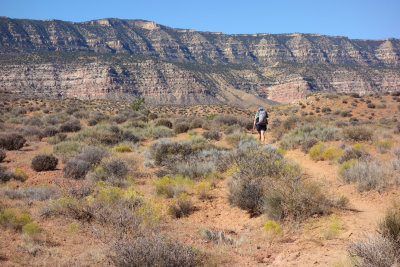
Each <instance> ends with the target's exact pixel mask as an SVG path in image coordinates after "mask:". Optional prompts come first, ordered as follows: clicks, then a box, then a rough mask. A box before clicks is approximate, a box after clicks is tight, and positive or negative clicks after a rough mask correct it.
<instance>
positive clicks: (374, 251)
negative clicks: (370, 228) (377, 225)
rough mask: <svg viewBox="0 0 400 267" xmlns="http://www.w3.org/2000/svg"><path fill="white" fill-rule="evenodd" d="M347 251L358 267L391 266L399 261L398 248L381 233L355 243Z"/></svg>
mask: <svg viewBox="0 0 400 267" xmlns="http://www.w3.org/2000/svg"><path fill="white" fill-rule="evenodd" d="M347 251H348V252H349V255H350V257H351V258H352V263H353V265H354V266H357V267H375V266H382V267H391V266H396V263H397V262H398V249H397V248H396V247H395V246H394V245H393V242H391V240H390V239H388V238H385V237H383V236H381V235H373V236H372V235H371V236H369V237H368V239H367V240H363V241H360V242H356V243H353V244H351V245H350V246H349V248H348V249H347Z"/></svg>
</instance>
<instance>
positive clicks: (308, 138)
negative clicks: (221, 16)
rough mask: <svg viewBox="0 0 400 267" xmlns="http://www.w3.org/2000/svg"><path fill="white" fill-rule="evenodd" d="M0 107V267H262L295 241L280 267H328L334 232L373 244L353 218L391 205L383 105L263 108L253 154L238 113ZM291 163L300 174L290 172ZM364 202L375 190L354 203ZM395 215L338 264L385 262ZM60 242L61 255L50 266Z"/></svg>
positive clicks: (391, 167)
mask: <svg viewBox="0 0 400 267" xmlns="http://www.w3.org/2000/svg"><path fill="white" fill-rule="evenodd" d="M138 34H139V33H138ZM210 38H211V37H210ZM314 41H315V40H314ZM129 64H131V62H130V63H129ZM113 68H114V70H111V71H115V72H120V71H123V70H121V69H118V68H116V67H113ZM216 68H217V67H216ZM221 68H224V67H221ZM274 68H280V66H276V67H274ZM196 75H197V74H196ZM199 75H200V74H199ZM199 77H200V76H199ZM271 82H272V81H271ZM0 95H1V96H2V97H3V96H4V98H2V99H4V101H3V102H2V103H0V110H1V115H0V131H1V133H0V137H1V138H3V137H4V136H12V135H13V136H14V137H12V138H9V139H7V138H8V137H7V138H3V139H2V140H3V141H1V142H3V143H2V144H4V143H6V144H7V145H6V146H8V144H9V143H10V144H11V145H10V146H9V147H10V148H12V149H13V150H17V149H19V150H20V151H9V150H10V149H9V148H7V147H5V146H3V145H1V147H0V162H1V166H0V182H1V187H0V222H1V223H0V226H1V228H2V230H3V232H2V235H1V237H5V238H6V239H7V240H9V241H8V242H9V243H10V245H9V246H8V247H7V249H6V253H1V252H0V262H3V260H4V259H5V261H6V262H7V263H8V262H10V263H11V264H14V265H15V264H17V265H20V264H26V262H29V263H30V264H31V265H40V264H41V263H43V260H44V257H45V256H46V257H48V258H46V260H47V259H48V260H49V262H62V263H65V264H67V265H74V264H76V262H75V261H70V260H69V259H68V260H66V258H67V256H68V257H69V256H73V257H74V258H76V259H79V261H80V260H82V262H83V263H84V264H87V265H96V264H98V262H108V264H111V265H116V266H127V265H129V266H130V265H132V266H176V265H179V266H181V265H185V266H186V265H187V266H209V265H210V266H214V265H215V266H219V265H237V264H243V263H244V261H242V259H246V260H248V262H246V264H253V265H257V264H267V265H268V264H272V263H273V262H274V261H276V260H279V258H277V255H278V254H276V253H277V250H276V248H277V247H276V244H279V243H281V242H283V243H284V244H286V245H288V246H289V248H288V249H289V250H290V251H294V250H292V249H294V248H297V247H296V246H298V244H303V242H307V246H306V247H305V248H304V250H303V251H304V252H303V251H302V254H301V257H300V258H297V257H298V255H297V254H296V255H293V257H292V256H291V255H290V256H289V257H288V258H287V259H288V264H289V265H290V264H293V262H297V263H298V264H300V265H301V264H303V259H306V257H307V258H309V259H311V257H308V256H309V254H310V253H319V252H320V251H321V250H314V249H315V247H316V246H320V244H322V243H323V245H324V246H325V247H326V249H329V250H332V253H329V255H328V256H327V259H330V257H331V255H338V254H337V253H338V248H340V249H342V248H343V244H344V242H345V240H347V239H348V233H349V235H350V233H353V235H352V237H351V238H350V239H351V240H353V238H359V237H360V235H359V233H360V232H361V231H354V230H355V229H354V228H357V229H358V228H360V229H361V230H362V231H363V232H364V231H370V232H375V231H374V229H371V225H373V224H368V225H366V224H364V222H366V220H365V219H366V218H368V219H370V220H371V219H374V218H373V215H372V214H373V211H376V210H377V208H379V209H381V208H383V207H386V206H387V205H388V203H389V202H390V201H392V200H395V199H396V196H397V194H396V192H397V190H398V188H397V186H398V185H399V174H400V152H399V151H398V150H399V148H398V145H399V144H398V142H399V139H398V137H399V136H398V135H397V134H398V133H399V132H400V131H399V129H400V127H399V126H398V125H400V124H399V122H398V114H399V113H398V111H397V105H398V103H397V102H398V101H400V100H399V99H398V97H397V96H396V98H395V99H392V97H390V96H385V95H382V96H363V97H362V98H361V97H359V96H356V95H354V96H353V95H342V96H340V95H338V94H332V95H331V96H329V97H328V96H326V97H325V95H324V94H318V95H316V96H310V97H308V98H307V99H304V100H301V103H298V104H282V105H281V104H278V105H271V106H266V109H267V110H268V112H269V116H270V117H269V125H268V132H267V141H268V143H269V144H268V145H263V144H260V142H258V140H257V138H256V137H257V134H256V133H255V132H251V128H252V122H253V120H252V116H253V114H254V113H253V110H252V109H251V110H246V109H241V108H238V107H230V106H223V105H216V106H212V105H190V106H174V105H166V106H153V105H149V106H146V107H145V106H142V107H141V108H140V110H139V111H132V110H131V109H130V104H129V103H125V102H122V101H108V100H85V101H82V100H78V99H68V98H65V97H62V98H60V99H57V98H49V99H40V98H38V97H36V96H32V97H29V98H26V97H24V96H19V95H18V96H13V97H14V98H13V99H11V98H12V94H4V93H3V92H0ZM316 97H318V98H319V99H320V100H319V101H317V100H316V99H315V98H316ZM342 99H343V100H345V101H346V102H348V103H347V104H345V105H344V104H343V103H342ZM365 102H369V103H372V102H374V103H375V105H376V107H375V109H368V108H367V104H369V103H365ZM354 107H355V108H354ZM385 107H386V108H385ZM147 109H148V110H147ZM210 114H211V115H210ZM215 114H219V115H215ZM226 114H229V115H226ZM78 125H79V127H75V128H74V126H78ZM78 128H79V129H78ZM178 128H179V129H178ZM200 128H201V129H200ZM178 132H179V133H180V134H179V135H176V133H178ZM16 135H19V136H20V137H16ZM21 138H23V140H27V141H22V142H21V140H22V139H21ZM41 138H45V139H44V140H40V139H41ZM14 139H15V141H16V142H15V143H17V145H14ZM157 139H161V140H157ZM4 140H6V141H5V142H4ZM9 140H11V141H9ZM20 143H22V145H21V144H20ZM25 144H26V145H25ZM22 148H23V149H22ZM300 148H301V151H303V152H304V153H306V154H307V155H304V154H301V153H299V150H298V149H300ZM292 149H294V151H290V150H292ZM376 152H378V153H382V155H381V154H378V153H376ZM51 153H53V154H54V155H55V156H56V157H57V158H58V159H59V160H62V164H61V165H58V166H61V167H62V168H63V170H62V171H61V170H59V169H54V170H55V171H51V172H42V173H36V172H35V171H34V170H33V169H30V168H29V164H30V161H31V159H34V158H35V156H38V155H41V154H44V155H47V156H49V155H51ZM308 154H310V155H313V157H315V159H317V160H325V161H330V162H329V163H327V162H313V161H312V159H311V160H310V157H309V155H308ZM292 160H293V161H292ZM294 162H298V163H299V164H303V163H304V174H303V169H302V167H303V166H302V165H297V164H296V163H294ZM40 163H41V164H44V163H48V161H47V160H46V161H43V160H42V161H40ZM56 166H57V164H56ZM336 168H338V174H337V177H335V170H336ZM61 172H62V173H61ZM319 173H320V174H321V175H320V176H318V174H319ZM60 176H64V177H65V178H67V179H63V178H62V177H60ZM156 177H159V178H156ZM336 179H337V180H336ZM340 179H341V181H340ZM344 183H346V184H347V183H349V184H353V185H350V186H343V184H344ZM354 188H356V189H355V190H359V191H362V192H363V193H362V194H361V195H360V194H359V193H357V194H354ZM371 190H372V191H377V192H364V191H371ZM383 191H385V192H384V193H382V192H383ZM336 194H337V195H336ZM354 198H356V200H357V201H354ZM372 201H377V202H376V203H372ZM361 203H362V204H363V206H362V205H360V204H361ZM369 204H371V205H369ZM375 204H376V205H375ZM227 205H231V206H234V207H229V206H227ZM364 206H368V207H369V208H368V210H367V211H366V212H368V214H367V213H365V212H364V209H363V207H364ZM238 208H240V209H242V211H240V210H238ZM341 209H345V210H346V212H342V211H341ZM359 209H360V210H361V211H363V212H360V213H359V212H357V211H358V210H359ZM398 210H399V209H398V205H397V204H396V205H395V206H394V207H393V208H392V209H391V210H390V212H389V211H388V213H387V215H386V216H385V218H384V219H383V220H382V221H381V223H380V224H379V227H378V228H377V229H376V234H374V235H373V236H372V238H371V239H368V240H365V241H363V240H361V241H358V242H357V243H356V244H352V245H350V247H349V252H351V253H350V257H349V260H348V261H349V263H350V264H354V265H355V266H380V264H381V265H382V264H388V266H394V265H396V264H398V263H397V262H398V259H399V254H398V253H399V248H400V247H399V243H400V242H399V241H398V240H399V237H398V232H399V229H400V227H399V222H398V221H399V218H400V216H398V213H399V212H398ZM28 211H29V212H28ZM30 214H32V215H30ZM38 216H41V218H40V219H39V217H38ZM228 216H230V217H231V218H229V220H227V217H228ZM232 216H234V217H232ZM344 216H352V217H353V218H354V219H352V220H348V219H347V217H346V219H343V218H344ZM56 217H58V218H56ZM24 218H25V219H26V220H25V221H24V222H21V221H23V220H24ZM236 218H237V224H236V222H235V223H234V224H230V222H231V221H232V220H236ZM360 218H364V220H360ZM36 219H37V222H35V221H34V220H36ZM262 220H265V221H264V222H265V224H260V222H261V221H262ZM16 221H20V222H21V223H15V222H16ZM264 222H263V223H264ZM303 222H304V223H303ZM160 223H161V224H160ZM231 225H232V227H231ZM240 225H244V226H243V227H244V228H241V227H237V226H240ZM205 226H206V227H210V229H203V227H205ZM199 229H200V230H199ZM60 230H61V231H60ZM172 230H174V231H172ZM196 233H199V235H197V234H196ZM9 237H11V238H9ZM189 237H190V240H189V239H188V238H189ZM308 238H311V239H310V240H315V241H316V242H308ZM200 239H202V240H200ZM269 239H271V240H269ZM276 239H278V240H277V241H278V242H271V241H273V240H276ZM326 239H334V240H331V241H329V240H326ZM177 240H180V241H181V242H183V243H180V242H178V241H177ZM287 240H288V241H287ZM292 240H294V242H292ZM265 242H267V243H265ZM283 243H282V244H283ZM314 243H315V244H314ZM317 243H318V244H317ZM71 244H74V251H71V252H69V253H67V254H68V255H66V254H65V255H64V254H63V253H62V252H63V250H64V249H68V248H69V246H70V245H71ZM188 244H196V246H198V247H199V249H197V248H194V247H191V246H189V245H188ZM267 246H268V247H267ZM75 247H76V248H75ZM14 248H18V249H14ZM204 248H205V249H206V251H208V252H207V254H203V253H202V252H200V251H201V250H203V249H204ZM256 249H257V251H256ZM78 250H79V254H78ZM220 250H223V253H222V252H220ZM81 251H82V253H81ZM48 252H49V253H50V252H51V255H50V254H49V253H48ZM11 253H12V255H13V258H11V257H8V255H11ZM22 253H23V254H22ZM303 253H304V254H303ZM72 254H73V255H72ZM14 255H15V257H14ZM21 255H22V256H21ZM232 255H235V256H234V257H232ZM241 255H242V256H241ZM285 255H286V254H285ZM392 256H393V258H391V257H392ZM17 259H18V261H17ZM237 259H239V261H237ZM285 262H286V260H285ZM309 263H310V264H312V262H309ZM368 264H369V265H368ZM383 266H384V265H383Z"/></svg>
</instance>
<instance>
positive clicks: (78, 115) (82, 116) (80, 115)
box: [72, 110, 89, 119]
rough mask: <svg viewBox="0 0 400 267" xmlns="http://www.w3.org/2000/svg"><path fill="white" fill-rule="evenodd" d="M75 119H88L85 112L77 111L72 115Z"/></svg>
mask: <svg viewBox="0 0 400 267" xmlns="http://www.w3.org/2000/svg"><path fill="white" fill-rule="evenodd" d="M72 116H74V117H75V118H77V119H87V118H89V114H88V112H87V111H86V110H79V111H76V112H74V113H73V114H72Z"/></svg>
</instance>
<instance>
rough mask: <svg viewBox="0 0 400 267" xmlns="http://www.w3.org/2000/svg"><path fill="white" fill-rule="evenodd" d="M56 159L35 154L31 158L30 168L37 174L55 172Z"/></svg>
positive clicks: (46, 155)
mask: <svg viewBox="0 0 400 267" xmlns="http://www.w3.org/2000/svg"><path fill="white" fill-rule="evenodd" d="M57 164H58V159H57V158H56V157H55V156H53V155H48V154H44V153H40V154H37V155H36V156H34V157H33V158H32V162H31V168H32V169H34V170H35V171H37V172H41V171H51V170H55V169H56V167H57Z"/></svg>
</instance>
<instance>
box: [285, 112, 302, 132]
mask: <svg viewBox="0 0 400 267" xmlns="http://www.w3.org/2000/svg"><path fill="white" fill-rule="evenodd" d="M299 121H300V119H299V117H296V116H292V117H288V118H287V119H286V120H285V121H283V123H282V126H283V128H284V129H285V130H286V131H289V130H291V129H293V128H294V127H296V125H297V123H298V122H299Z"/></svg>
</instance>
